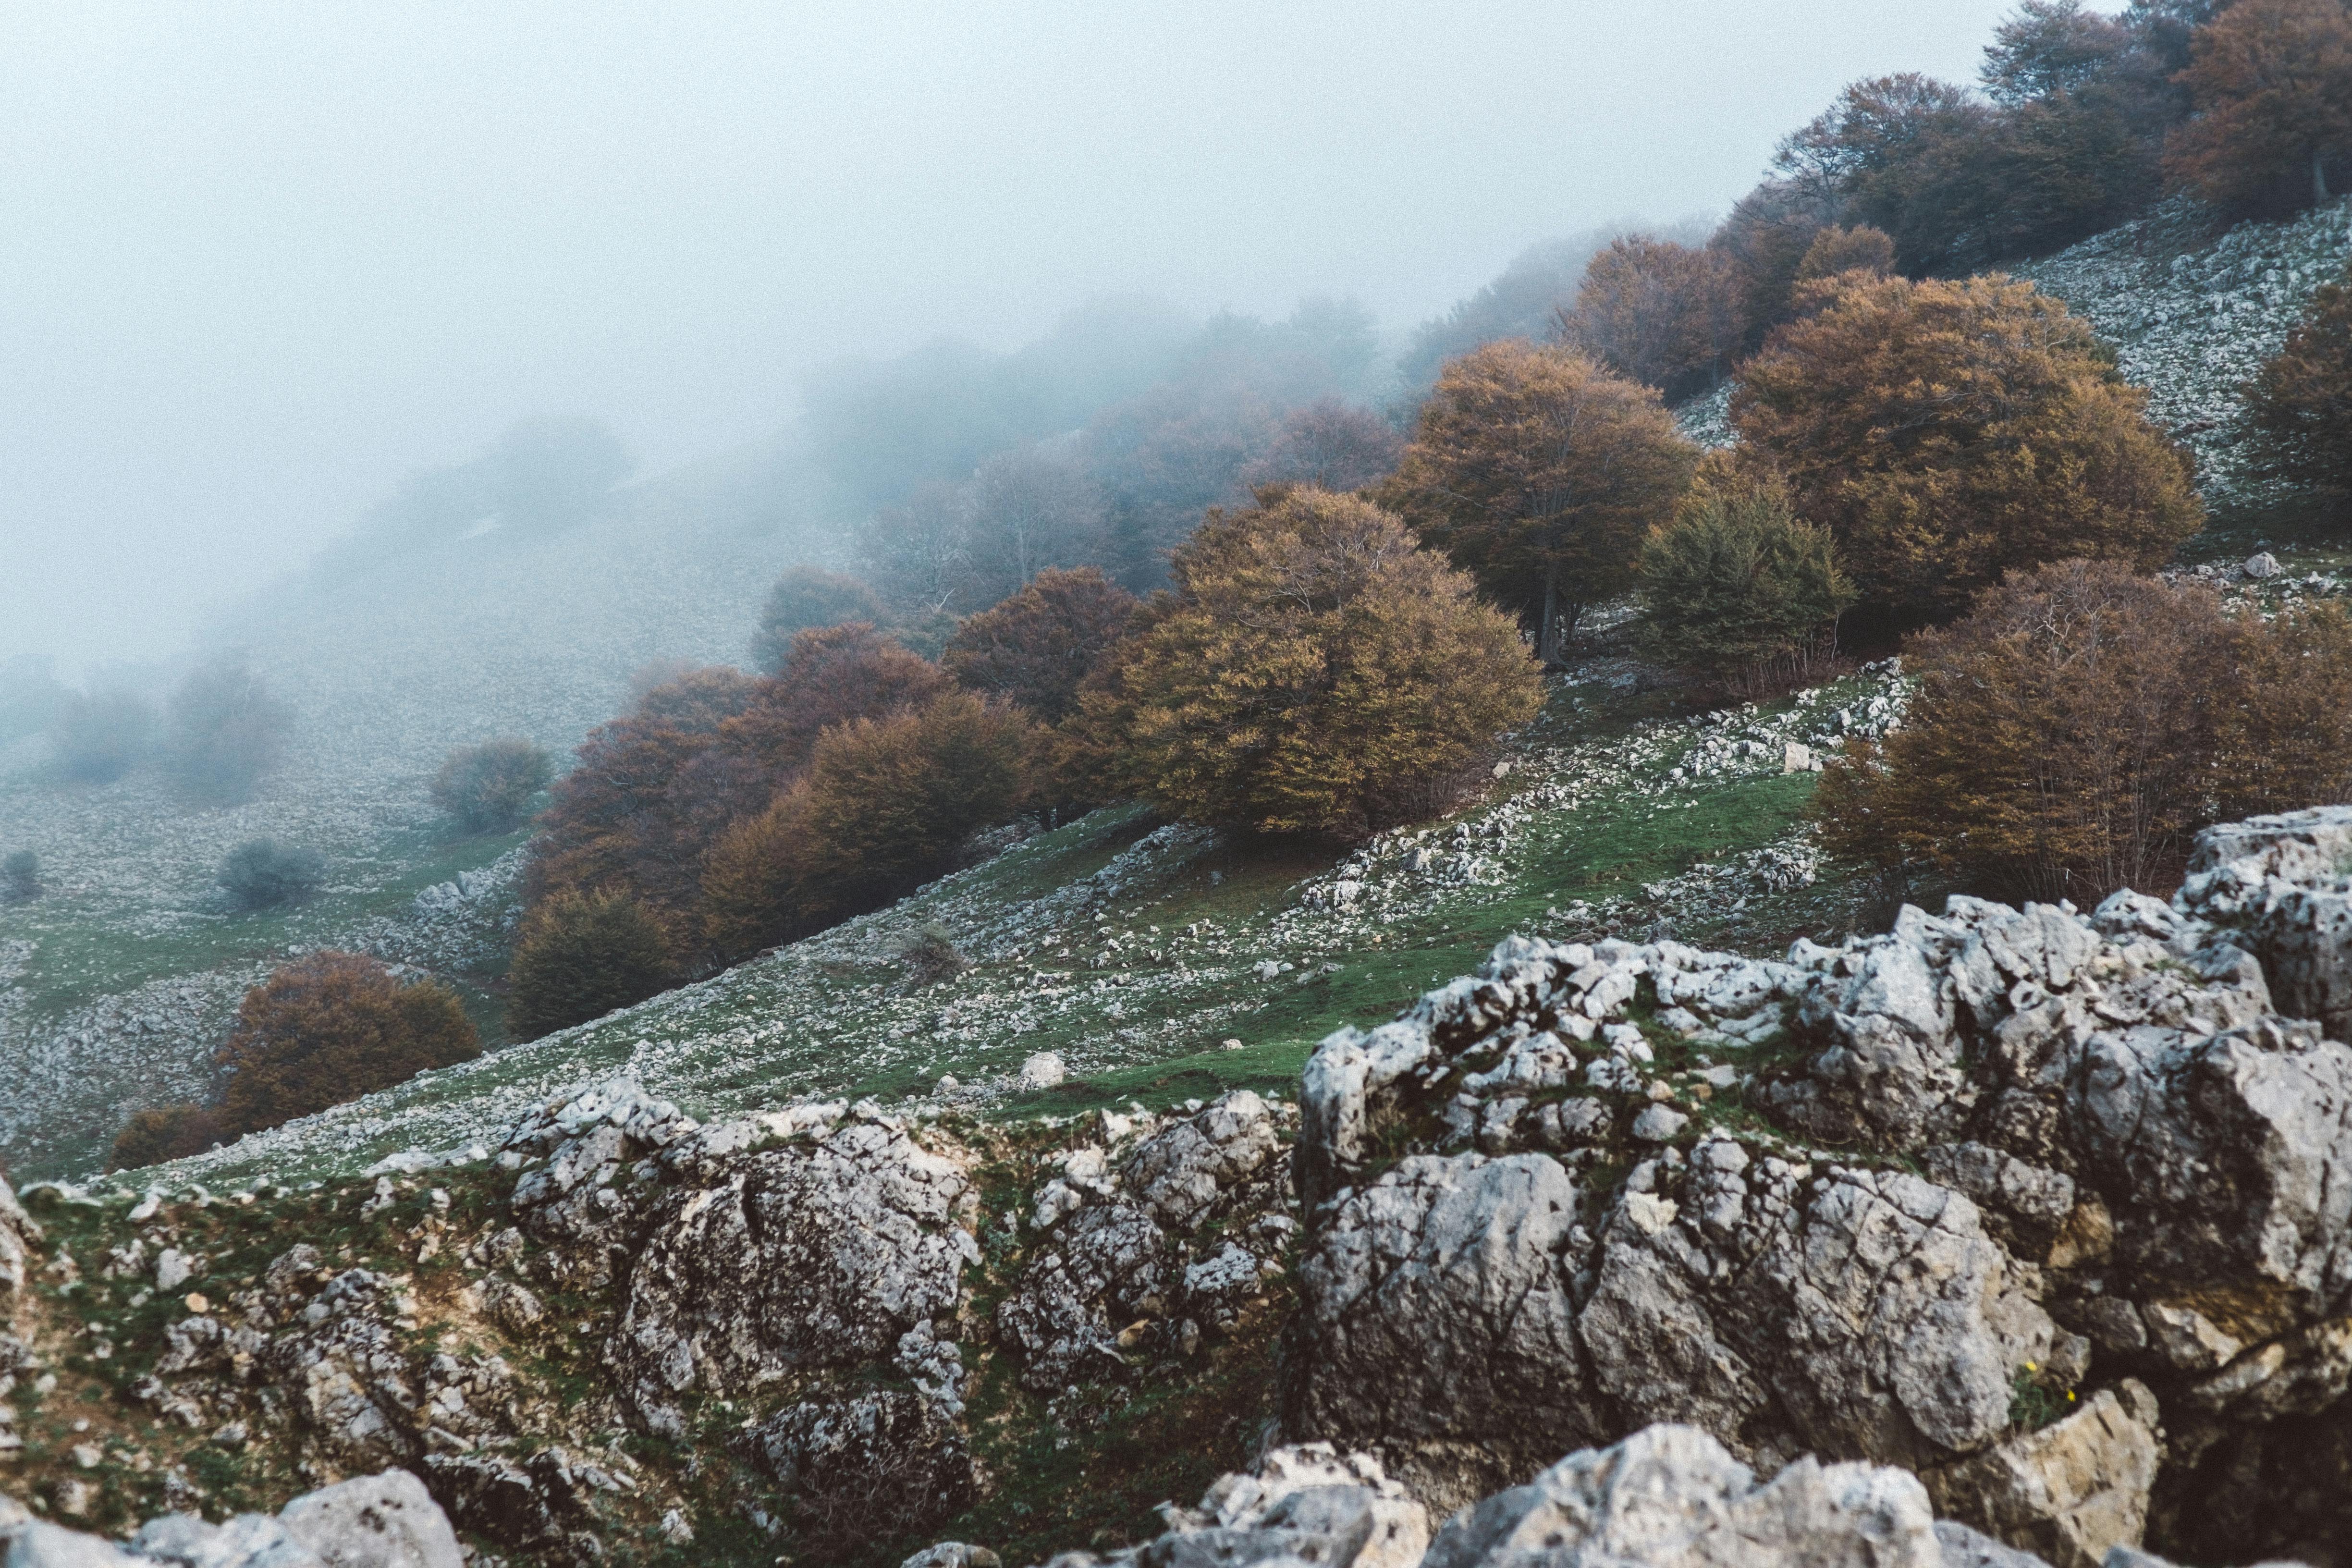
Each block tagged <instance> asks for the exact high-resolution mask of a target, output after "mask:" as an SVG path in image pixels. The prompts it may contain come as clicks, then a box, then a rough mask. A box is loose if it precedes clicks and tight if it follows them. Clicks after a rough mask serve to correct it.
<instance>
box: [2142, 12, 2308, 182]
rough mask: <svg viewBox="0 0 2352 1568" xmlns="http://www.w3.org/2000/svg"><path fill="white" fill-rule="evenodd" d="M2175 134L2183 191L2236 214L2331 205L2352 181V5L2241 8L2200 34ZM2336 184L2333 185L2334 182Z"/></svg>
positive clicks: (2174, 167)
mask: <svg viewBox="0 0 2352 1568" xmlns="http://www.w3.org/2000/svg"><path fill="white" fill-rule="evenodd" d="M2189 53H2190V63H2189V69H2188V70H2187V71H2186V72H2184V73H2183V75H2182V78H2181V79H2182V80H2183V81H2184V82H2186V83H2187V85H2188V87H2189V91H2190V92H2191V94H2192V95H2193V96H2194V100H2195V104H2196V112H2195V113H2194V114H2193V115H2192V116H2191V117H2190V119H2189V121H2188V122H2187V123H2186V124H2183V125H2181V126H2180V127H2179V128H2178V129H2177V130H2175V131H2174V132H2173V133H2172V137H2171V140H2170V142H2169V143H2168V146H2167V148H2166V152H2165V171H2166V173H2167V174H2168V175H2169V176H2170V178H2171V179H2172V180H2173V182H2174V183H2175V184H2179V185H2183V186H2186V187H2188V188H2189V189H2191V190H2194V191H2195V192H2197V194H2198V195H2201V196H2203V197H2204V198H2205V199H2206V200H2207V201H2210V202H2213V203H2216V204H2218V205H2222V206H2225V207H2228V208H2231V209H2232V210H2236V211H2254V210H2263V209H2273V210H2275V209H2283V208H2292V207H2294V206H2299V205H2307V204H2308V205H2317V204H2322V203H2325V202H2326V201H2327V200H2328V199H2329V196H2330V195H2331V193H2332V192H2334V191H2340V190H2342V189H2343V188H2344V187H2345V184H2346V179H2347V174H2352V6H2347V5H2346V4H2345V0H2238V3H2237V4H2235V5H2231V7H2230V8H2229V9H2228V10H2226V11H2224V12H2222V13H2221V15H2220V16H2216V17H2215V18H2214V19H2213V21H2212V22H2211V24H2210V25H2209V26H2203V27H2200V28H2198V29H2197V31H2196V34H2195V35H2194V37H2193V38H2192V40H2191V43H2190V46H2189ZM2331 175H2332V176H2333V178H2334V184H2332V185H2331V184H2330V176H2331Z"/></svg>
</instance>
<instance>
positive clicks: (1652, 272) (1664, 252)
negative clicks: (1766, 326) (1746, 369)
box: [1559, 236, 1746, 398]
mask: <svg viewBox="0 0 2352 1568" xmlns="http://www.w3.org/2000/svg"><path fill="white" fill-rule="evenodd" d="M1745 325H1746V322H1745V320H1744V318H1743V315H1742V312H1741V310H1740V278H1739V271H1738V265H1737V264H1736V263H1735V262H1734V261H1733V260H1732V258H1731V257H1730V256H1729V254H1727V252H1725V251H1722V250H1717V249H1713V248H1708V247H1691V246H1687V245H1677V244H1675V242H1674V241H1673V240H1670V239H1650V238H1645V237H1639V236H1633V237H1626V238H1623V239H1620V240H1618V241H1616V242H1615V243H1614V244H1612V245H1611V246H1610V247H1609V248H1608V249H1606V250H1604V251H1602V252H1601V254H1600V255H1598V256H1596V257H1594V258H1592V261H1591V265H1589V266H1587V267H1586V268H1585V269H1584V282H1583V284H1582V285H1581V286H1580V288H1579V289H1577V291H1576V304H1575V305H1574V307H1573V308H1571V309H1570V310H1564V311H1562V312H1561V313H1560V317H1559V333H1560V338H1561V340H1562V341H1563V342H1569V343H1572V344H1574V345H1575V346H1577V347H1578V348H1580V349H1582V350H1584V351H1585V352H1586V353H1591V354H1592V355H1593V356H1594V357H1596V358H1597V359H1599V360H1600V361H1601V363H1604V364H1606V365H1607V366H1608V367H1609V368H1610V369H1611V370H1612V371H1615V372H1616V373H1617V374H1620V375H1622V376H1629V377H1631V378H1632V379H1633V380H1635V381H1638V382H1640V383H1642V384H1643V385H1644V386H1654V387H1656V388H1657V389H1658V390H1659V391H1660V392H1661V393H1663V394H1664V395H1665V396H1667V397H1669V398H1680V397H1685V396H1688V395H1690V394H1692V393H1694V392H1696V391H1698V390H1700V389H1701V388H1703V387H1705V386H1706V385H1707V384H1710V383H1711V382H1713V381H1714V380H1715V379H1716V378H1717V376H1719V375H1721V374H1723V371H1724V368H1725V366H1726V365H1727V363H1729V361H1730V356H1731V353H1732V352H1733V351H1734V350H1735V349H1737V348H1738V346H1739V341H1740V338H1741V336H1742V334H1743V329H1744V327H1745Z"/></svg>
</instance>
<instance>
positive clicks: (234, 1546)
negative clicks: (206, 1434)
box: [131, 1513, 323, 1568]
mask: <svg viewBox="0 0 2352 1568" xmlns="http://www.w3.org/2000/svg"><path fill="white" fill-rule="evenodd" d="M131 1551H132V1552H135V1553H137V1554H138V1555H139V1556H141V1557H149V1558H152V1559H154V1560H155V1561H156V1562H158V1563H170V1564H172V1565H173V1568H323V1560H322V1559H321V1558H320V1556H319V1554H318V1553H317V1552H313V1551H311V1550H310V1548H309V1547H308V1546H306V1545H304V1544H303V1543H302V1542H299V1541H297V1540H296V1539H295V1538H294V1537H293V1536H292V1535H291V1534H289V1532H288V1531H287V1529H286V1525H285V1522H284V1521H282V1520H277V1519H272V1518H271V1517H270V1516H269V1515H268V1514H266V1513H241V1514H238V1515H237V1516H236V1518H235V1519H232V1520H228V1521H226V1522H224V1523H220V1524H207V1523H206V1522H205V1521H203V1520H201V1519H199V1518H197V1517H196V1516H195V1515H194V1514H192V1513H171V1514H165V1515H164V1516H163V1518H161V1519H151V1520H149V1521H147V1522H146V1523H145V1524H143V1525H142V1526H140V1528H139V1533H138V1534H136V1535H134V1536H132V1537H131Z"/></svg>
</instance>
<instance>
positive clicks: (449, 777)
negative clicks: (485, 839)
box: [431, 737, 555, 833]
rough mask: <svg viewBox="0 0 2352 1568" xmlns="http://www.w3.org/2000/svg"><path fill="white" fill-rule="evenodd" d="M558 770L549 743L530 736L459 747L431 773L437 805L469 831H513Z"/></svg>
mask: <svg viewBox="0 0 2352 1568" xmlns="http://www.w3.org/2000/svg"><path fill="white" fill-rule="evenodd" d="M554 772H555V764H554V762H553V761H552V760H551V758H550V757H549V756H548V754H547V751H546V748H544V747H541V746H537V745H534V744H532V743H531V742H529V741H525V740H520V739H515V738H512V737H508V738H505V739H501V740H496V741H485V742H482V743H481V744H480V745H478V746H459V747H457V749H456V750H454V751H452V752H450V753H449V755H448V758H447V760H446V761H445V762H443V763H442V764H441V771H440V772H439V773H436V774H435V775H434V776H433V784H432V786H431V787H432V793H433V804H434V805H436V806H437V807H439V808H440V810H441V811H442V813H443V814H444V815H446V816H448V817H449V819H450V820H451V821H453V822H455V823H456V824H457V826H459V827H461V828H463V829H464V830H465V831H467V833H510V832H512V831H513V830H514V828H515V827H516V826H517V825H518V824H520V822H521V821H522V819H523V817H524V816H525V815H526V814H528V813H529V811H530V803H531V797H532V796H534V795H538V794H539V792H540V791H541V790H543V789H545V788H546V787H547V781H548V780H549V779H550V778H551V777H552V776H553V774H554Z"/></svg>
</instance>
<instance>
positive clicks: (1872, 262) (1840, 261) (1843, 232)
mask: <svg viewBox="0 0 2352 1568" xmlns="http://www.w3.org/2000/svg"><path fill="white" fill-rule="evenodd" d="M1894 271H1895V242H1894V241H1893V240H1891V239H1889V238H1888V237H1886V234H1885V230H1883V229H1875V228H1873V227H1871V226H1869V225H1868V224H1856V225H1855V226H1853V227H1852V228H1843V227H1841V226H1838V225H1836V224H1832V225H1830V226H1828V227H1826V228H1823V229H1821V230H1818V231H1817V232H1816V233H1815V234H1814V235H1813V237H1812V242H1811V244H1809V245H1807V246H1806V247H1805V254H1804V255H1803V256H1802V257H1801V258H1799V259H1798V261H1797V271H1796V276H1795V278H1794V279H1792V281H1793V282H1794V283H1797V284H1805V283H1825V282H1829V281H1831V280H1832V279H1842V278H1844V277H1845V276H1846V275H1847V274H1848V273H1860V274H1861V275H1862V276H1863V277H1864V278H1865V279H1880V278H1885V277H1888V276H1890V275H1892V274H1893V272H1894Z"/></svg>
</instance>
